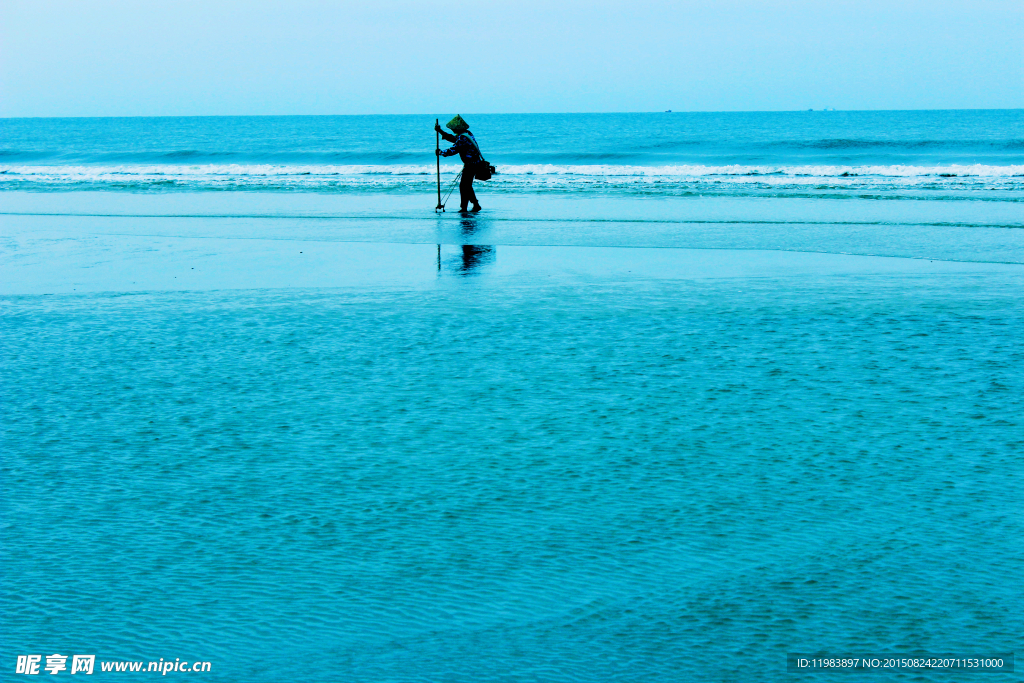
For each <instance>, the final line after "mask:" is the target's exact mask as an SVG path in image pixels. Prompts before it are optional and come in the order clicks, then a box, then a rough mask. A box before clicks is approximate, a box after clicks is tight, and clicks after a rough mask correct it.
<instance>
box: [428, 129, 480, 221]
mask: <svg viewBox="0 0 1024 683" xmlns="http://www.w3.org/2000/svg"><path fill="white" fill-rule="evenodd" d="M445 125H447V126H448V128H450V129H451V131H452V133H455V135H449V134H448V133H446V132H444V131H443V130H441V126H440V125H438V124H436V123H435V124H434V130H436V131H437V132H438V133H440V134H441V137H442V138H444V139H445V142H451V143H453V144H452V146H451V147H449V148H448V149H439V150H437V154H438V156H442V157H450V156H453V155H455V154H458V155H459V156H460V157H461V158H462V164H463V166H462V180H460V181H459V198H460V200H461V201H460V211H465V210H466V209H467V208H468V207H469V203H470V202H473V211H479V210H480V202H479V201H478V200H477V198H476V192H474V191H473V176H474V175H475V174H476V166H477V164H478V163H479V162H480V160H481V159H482V158H483V155H481V154H480V146H479V145H477V144H476V138H475V137H473V134H472V133H470V132H469V124H468V123H466V121H465V119H463V118H462V117H461V116H459V115H458V114H456V115H455V118H453V119H452V120H451V121H449V122H448V123H447V124H445Z"/></svg>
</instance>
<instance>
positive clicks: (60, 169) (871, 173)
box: [0, 161, 1024, 193]
mask: <svg viewBox="0 0 1024 683" xmlns="http://www.w3.org/2000/svg"><path fill="white" fill-rule="evenodd" d="M497 165H498V175H497V176H495V178H494V179H493V180H492V181H491V183H490V186H491V187H493V188H494V189H497V190H499V191H509V192H542V191H561V192H594V191H597V192H600V191H602V190H607V191H614V190H616V189H632V190H634V191H637V190H639V191H643V192H667V193H671V192H673V191H709V192H713V191H716V189H717V190H720V191H727V192H730V193H734V192H736V191H740V192H742V191H743V190H749V191H755V192H756V191H765V190H774V191H787V190H794V191H799V190H800V189H806V190H814V191H821V190H836V191H879V192H884V191H908V190H922V191H927V190H942V191H974V190H1021V189H1024V165H1007V166H995V165H983V164H975V165H958V164H950V165H941V166H913V165H875V166H872V165H863V166H830V165H779V166H773V165H725V166H711V165H665V166H622V165H602V164H575V165H558V164H521V165H508V166H502V165H501V164H500V161H498V162H497ZM458 169H459V167H458V166H455V165H448V166H447V167H445V168H444V172H443V173H442V180H444V181H450V180H451V179H452V178H454V176H455V174H456V172H457V170H458ZM434 178H435V167H434V166H433V165H423V164H391V165H330V164H309V165H302V164H280V165H275V164H197V165H186V164H121V165H77V166H76V165H0V190H2V189H7V190H13V189H20V190H37V191H47V190H51V191H53V190H70V189H96V190H129V191H157V192H158V191H167V190H189V191H207V190H210V191H216V190H251V191H260V190H263V191H312V192H320V191H326V192H330V191H361V190H363V191H367V190H377V191H402V190H403V189H408V190H411V191H422V189H423V187H424V186H425V185H430V184H432V183H434V182H435V180H434Z"/></svg>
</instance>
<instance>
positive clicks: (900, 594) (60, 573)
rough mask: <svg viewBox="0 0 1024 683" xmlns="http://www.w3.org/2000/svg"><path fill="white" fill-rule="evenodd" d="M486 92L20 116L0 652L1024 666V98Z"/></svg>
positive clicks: (3, 658) (357, 664) (537, 676)
mask: <svg viewBox="0 0 1024 683" xmlns="http://www.w3.org/2000/svg"><path fill="white" fill-rule="evenodd" d="M454 113H455V112H444V113H432V114H424V115H422V116H286V117H178V118H175V117H158V118H69V119H45V118H36V119H0V405H2V412H0V529H2V537H0V538H2V542H0V557H2V563H3V565H2V566H3V572H2V576H0V600H2V609H0V633H2V634H3V635H2V638H0V651H2V652H0V680H21V679H22V675H21V672H23V671H26V670H27V669H26V667H29V668H30V667H31V661H32V660H31V658H32V657H33V656H38V657H39V659H38V660H34V661H36V662H37V663H38V670H39V671H40V673H41V674H42V675H43V676H47V677H48V676H49V675H50V674H51V671H50V670H49V669H47V668H46V667H47V666H52V669H53V671H52V674H53V675H60V676H69V675H78V674H85V673H86V671H85V670H84V669H81V670H79V671H77V672H76V673H75V674H72V670H73V668H75V667H74V662H75V661H77V660H75V656H76V655H77V656H86V657H87V656H93V657H94V672H93V674H92V675H95V676H97V677H100V678H109V679H118V678H122V677H125V676H128V677H132V675H133V674H132V673H131V672H132V667H133V666H135V665H136V664H138V665H139V667H141V672H145V673H139V674H137V675H138V676H144V677H148V678H153V677H155V676H156V675H157V673H155V672H153V671H147V670H148V669H149V667H150V663H153V664H154V665H156V668H157V669H159V670H160V674H161V675H167V676H170V677H172V678H190V679H191V678H192V677H193V676H194V678H195V679H196V680H204V681H258V682H263V681H267V682H279V681H292V680H301V681H353V682H366V683H386V682H394V683H405V682H420V681H422V682H423V683H428V682H430V683H436V682H441V681H444V682H452V683H459V682H466V683H471V682H472V683H476V682H480V681H500V682H508V683H519V682H527V681H529V682H531V683H532V682H538V683H540V682H544V683H547V682H551V683H559V682H562V681H565V682H568V681H588V682H589V681H594V682H602V683H603V682H608V683H612V682H617V681H630V682H632V681H637V682H640V681H644V682H647V681H784V680H786V681H789V680H800V679H812V680H824V679H826V678H827V679H830V680H831V679H832V678H833V677H837V678H843V677H847V678H848V677H850V676H853V677H860V676H862V675H865V672H864V670H863V667H862V668H861V671H860V672H859V673H858V672H854V671H831V670H830V671H825V670H823V668H830V669H831V668H840V669H842V668H848V665H843V664H841V662H843V661H846V662H849V661H850V660H851V659H855V658H858V659H860V660H861V661H863V660H864V659H867V660H868V661H869V662H871V661H874V660H878V661H879V662H881V665H879V666H878V668H877V670H874V671H872V672H871V673H870V677H871V678H872V680H875V681H962V680H966V679H968V678H970V679H972V680H973V678H974V677H976V676H978V675H980V676H981V678H983V679H985V680H988V679H989V676H986V675H981V673H982V672H985V671H990V670H991V669H993V668H996V669H998V670H999V671H1001V672H1002V673H994V674H992V675H991V678H992V680H996V679H998V680H1022V679H1021V671H1022V670H1024V662H1021V663H1018V664H1017V668H1016V669H1013V668H1012V667H1013V665H1014V664H1013V656H1014V652H1017V653H1020V652H1024V639H1022V638H1024V636H1022V634H1024V581H1022V579H1021V577H1022V576H1024V419H1022V417H1021V416H1022V414H1024V370H1022V368H1024V342H1022V340H1024V296H1022V295H1024V111H1022V110H999V111H870V112H848V111H821V110H818V111H801V112H765V113H756V112H752V113H740V112H733V113H685V112H654V113H629V114H532V115H511V114H509V115H498V114H487V115H484V114H472V113H462V116H463V117H464V118H465V119H466V120H467V121H468V122H469V124H470V126H471V130H472V131H473V132H474V133H475V135H476V138H477V140H478V142H479V143H480V147H481V149H482V151H483V154H484V156H485V157H486V158H487V159H488V161H490V163H491V164H493V165H494V166H495V167H496V169H497V173H496V174H495V176H494V177H493V178H492V179H491V180H489V181H486V182H485V181H477V182H476V191H477V194H478V195H479V197H480V202H481V204H482V205H483V210H482V211H480V212H479V213H475V214H474V213H468V214H467V213H460V212H459V211H458V188H457V186H455V185H454V183H455V182H456V180H457V176H458V173H459V172H460V171H461V168H462V167H461V164H460V163H459V162H458V161H457V157H455V158H442V159H441V161H440V165H438V162H437V161H436V158H435V146H436V145H437V143H438V141H437V139H436V137H435V133H434V131H433V126H434V123H435V121H436V120H439V121H440V122H441V123H442V124H443V123H444V122H445V121H447V120H448V119H449V118H450V117H451V116H452V115H453V114H454ZM440 144H441V145H442V147H446V146H447V145H446V143H444V142H443V141H441V143H440ZM453 188H454V193H453V194H451V195H449V192H451V191H452V189H453ZM439 205H443V208H439ZM61 657H66V662H65V661H63V660H61ZM924 658H935V660H934V661H939V662H941V661H946V662H948V661H951V660H958V661H961V662H972V664H960V665H957V666H958V667H959V668H956V667H953V668H950V667H949V666H945V665H941V664H935V663H933V664H931V665H928V666H922V665H920V662H918V664H914V663H913V661H912V660H913V659H924ZM800 659H804V660H806V661H809V662H823V661H824V662H833V663H835V662H838V664H825V665H822V664H815V665H814V667H811V669H806V668H805V669H800V668H794V666H795V664H794V662H796V661H799V660H800ZM908 660H911V661H910V662H909V663H908ZM996 661H998V662H1000V664H999V666H998V667H996V666H995V665H994V664H985V662H996ZM197 662H198V663H203V662H206V663H209V666H204V667H200V671H199V672H192V671H191V670H190V668H189V667H191V666H192V665H193V664H194V663H197ZM973 662H981V664H975V663H973ZM169 663H171V664H173V665H171V664H169ZM887 663H888V665H887ZM62 666H63V667H65V668H61V667H62ZM118 667H120V669H123V670H120V669H119V668H118ZM168 667H169V668H168ZM815 667H816V668H815ZM204 668H205V669H208V670H203V669H204ZM165 670H166V672H165ZM1011 671H1012V673H1010V672H1011ZM86 675H88V674H86Z"/></svg>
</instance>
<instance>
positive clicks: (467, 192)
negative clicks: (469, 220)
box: [459, 166, 476, 211]
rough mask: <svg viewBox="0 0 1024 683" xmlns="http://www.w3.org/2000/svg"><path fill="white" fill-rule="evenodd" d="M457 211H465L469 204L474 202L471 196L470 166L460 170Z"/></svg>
mask: <svg viewBox="0 0 1024 683" xmlns="http://www.w3.org/2000/svg"><path fill="white" fill-rule="evenodd" d="M459 199H460V200H461V201H460V202H459V210H460V211H465V210H466V209H468V208H469V203H470V202H474V203H475V202H476V197H475V196H474V195H473V169H472V167H470V166H464V167H463V168H462V180H460V181H459Z"/></svg>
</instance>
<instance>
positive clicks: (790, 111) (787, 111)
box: [0, 107, 1024, 121]
mask: <svg viewBox="0 0 1024 683" xmlns="http://www.w3.org/2000/svg"><path fill="white" fill-rule="evenodd" d="M960 111H969V112H982V111H1002V112H1014V111H1024V107H994V108H993V107H978V108H960V109H837V108H835V107H822V108H820V109H813V108H807V109H727V110H704V109H690V110H684V109H664V110H644V111H564V112H467V113H466V115H467V116H565V115H574V116H583V115H586V116H608V115H622V114H797V113H805V114H806V113H810V112H816V113H828V114H832V113H886V112H889V113H902V112H960ZM342 116H350V117H374V116H375V117H400V116H401V117H406V116H424V117H429V116H436V112H435V113H416V114H129V115H123V114H122V115H73V116H0V121H10V120H17V119H185V118H194V119H199V118H211V119H212V118H287V117H295V118H299V117H306V118H326V117H342Z"/></svg>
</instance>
